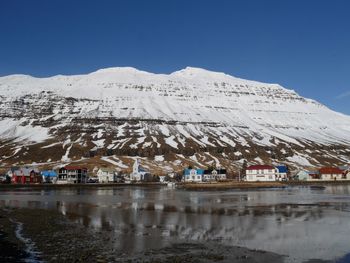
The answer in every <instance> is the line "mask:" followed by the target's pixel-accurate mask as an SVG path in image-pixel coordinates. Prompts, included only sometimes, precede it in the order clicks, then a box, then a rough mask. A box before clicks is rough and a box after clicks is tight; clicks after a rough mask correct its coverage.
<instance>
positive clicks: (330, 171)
mask: <svg viewBox="0 0 350 263" xmlns="http://www.w3.org/2000/svg"><path fill="white" fill-rule="evenodd" d="M342 173H343V171H342V170H340V169H339V168H336V167H322V168H321V169H320V174H342Z"/></svg>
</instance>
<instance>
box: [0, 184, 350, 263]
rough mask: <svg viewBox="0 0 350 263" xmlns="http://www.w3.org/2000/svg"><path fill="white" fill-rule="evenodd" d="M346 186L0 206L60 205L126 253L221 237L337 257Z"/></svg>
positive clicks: (10, 198)
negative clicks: (107, 235)
mask: <svg viewBox="0 0 350 263" xmlns="http://www.w3.org/2000/svg"><path fill="white" fill-rule="evenodd" d="M349 189H350V188H349V186H332V187H327V188H326V189H325V190H311V189H309V188H307V187H299V188H298V187H293V188H288V189H270V190H255V191H238V190H233V191H224V192H190V191H181V190H173V189H166V188H155V189H154V188H141V187H140V188H127V187H125V188H109V189H105V188H100V189H85V188H81V189H56V190H38V191H37V190H35V189H34V190H33V189H32V190H30V191H28V190H27V189H21V190H15V191H14V190H11V191H7V192H6V191H3V192H1V193H0V206H12V207H28V208H32V209H35V208H44V209H56V210H58V211H60V212H61V213H62V214H63V215H65V216H66V217H67V218H68V219H69V220H72V221H74V222H77V223H79V224H82V225H84V226H86V227H91V228H97V229H102V230H106V231H108V232H109V233H113V235H114V236H115V238H116V240H117V243H116V246H117V247H116V249H118V250H122V251H126V252H129V253H133V252H136V251H142V250H144V249H147V248H157V247H160V246H166V245H168V244H169V243H171V242H174V241H181V240H186V241H191V240H196V241H207V240H217V241H220V242H222V243H225V244H231V245H240V246H246V247H249V248H257V249H263V250H268V251H273V252H276V253H280V254H286V255H290V256H292V257H294V258H296V259H310V258H322V259H334V258H339V257H341V256H343V255H345V254H346V253H348V252H349V251H350V244H349V242H348V240H349V238H348V237H349V234H350V220H349V212H350V198H349V195H348V194H349V192H350V191H349Z"/></svg>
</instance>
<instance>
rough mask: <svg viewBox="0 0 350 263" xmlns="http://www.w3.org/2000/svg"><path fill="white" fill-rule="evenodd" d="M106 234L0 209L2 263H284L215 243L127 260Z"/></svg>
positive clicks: (51, 216)
mask: <svg viewBox="0 0 350 263" xmlns="http://www.w3.org/2000/svg"><path fill="white" fill-rule="evenodd" d="M78 220H84V218H81V219H78ZM19 223H20V224H21V225H22V226H23V229H21V233H19V234H21V235H22V236H23V238H25V239H27V240H30V243H31V244H32V245H31V247H30V248H28V246H26V244H25V243H23V242H21V240H19V239H18V236H16V235H15V231H16V227H17V226H16V224H19ZM110 231H112V230H108V229H93V228H86V227H84V226H83V225H81V224H78V223H75V222H73V221H72V220H68V219H67V218H66V217H65V216H64V215H62V214H61V213H59V212H57V211H55V210H44V209H26V208H6V209H0V233H1V235H0V245H1V246H0V252H1V253H0V261H1V262H23V261H24V260H25V259H27V258H28V257H29V256H31V260H30V261H31V262H150V263H151V262H225V263H226V262H227V263H229V262H233V263H235V262H246V263H253V262H283V261H284V256H282V255H278V254H275V253H271V252H265V251H260V250H251V249H247V248H244V247H237V246H225V245H221V244H219V243H216V242H191V243H187V242H186V243H173V244H171V245H168V246H166V247H161V248H159V249H148V250H146V251H142V252H138V253H136V254H127V253H125V252H124V251H118V250H116V249H115V246H114V244H115V242H116V241H117V240H116V237H115V235H112V234H111V233H110ZM17 232H18V228H17ZM17 234H18V233H17ZM130 245H132V244H130ZM29 250H31V251H29ZM33 255H34V257H33Z"/></svg>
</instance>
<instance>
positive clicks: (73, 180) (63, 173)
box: [56, 165, 87, 184]
mask: <svg viewBox="0 0 350 263" xmlns="http://www.w3.org/2000/svg"><path fill="white" fill-rule="evenodd" d="M86 181H87V168H85V167H81V166H69V165H68V166H65V167H62V168H60V169H59V170H58V178H57V181H56V183H57V184H80V183H86Z"/></svg>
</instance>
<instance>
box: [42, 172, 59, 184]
mask: <svg viewBox="0 0 350 263" xmlns="http://www.w3.org/2000/svg"><path fill="white" fill-rule="evenodd" d="M41 177H42V182H43V183H55V182H56V180H57V173H56V172H55V171H53V170H47V171H41Z"/></svg>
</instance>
